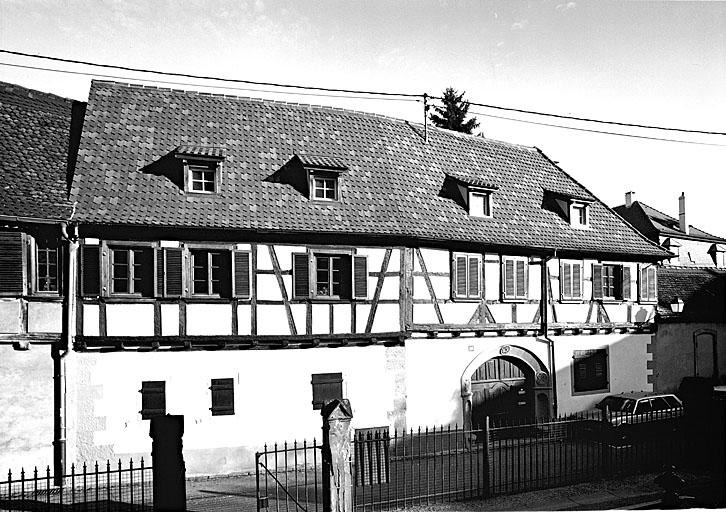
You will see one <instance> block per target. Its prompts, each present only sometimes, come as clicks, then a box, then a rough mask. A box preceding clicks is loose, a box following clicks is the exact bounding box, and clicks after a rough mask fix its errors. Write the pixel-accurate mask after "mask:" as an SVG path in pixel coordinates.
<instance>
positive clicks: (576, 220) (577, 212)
mask: <svg viewBox="0 0 726 512" xmlns="http://www.w3.org/2000/svg"><path fill="white" fill-rule="evenodd" d="M570 224H571V225H572V226H574V227H580V228H582V227H588V226H589V225H590V206H589V205H588V204H587V203H583V202H580V201H572V202H571V203H570Z"/></svg>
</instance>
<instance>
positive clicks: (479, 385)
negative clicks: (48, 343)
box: [471, 357, 535, 429]
mask: <svg viewBox="0 0 726 512" xmlns="http://www.w3.org/2000/svg"><path fill="white" fill-rule="evenodd" d="M471 392H472V403H471V404H472V412H471V419H472V425H473V428H474V429H480V428H483V425H484V418H485V417H486V416H489V418H490V423H491V424H492V425H493V426H497V425H501V424H504V423H505V422H521V421H523V420H525V419H528V418H534V416H535V400H534V371H533V370H532V369H531V368H529V366H528V365H527V364H526V363H524V362H523V361H518V360H517V359H514V358H506V357H494V358H492V359H489V360H488V361H486V362H485V363H484V364H482V365H481V366H480V367H479V368H477V370H476V371H475V372H474V374H473V375H472V377H471Z"/></svg>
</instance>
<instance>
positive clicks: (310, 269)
mask: <svg viewBox="0 0 726 512" xmlns="http://www.w3.org/2000/svg"><path fill="white" fill-rule="evenodd" d="M306 249H307V250H306V251H305V252H293V253H292V285H293V290H292V298H293V299H294V300H312V301H316V302H324V303H330V302H344V303H346V302H354V301H358V300H367V299H368V295H369V288H370V286H369V283H368V279H369V269H368V256H367V255H366V254H358V253H357V251H356V249H355V248H353V247H350V248H346V247H343V248H341V247H328V246H308V247H307V248H306ZM303 255H304V257H305V258H306V265H305V268H307V281H308V282H307V293H306V294H305V295H300V294H299V293H298V290H297V284H298V279H299V278H300V277H298V274H297V271H296V268H297V265H296V261H295V259H296V258H298V257H302V256H303ZM317 256H332V257H345V258H347V259H348V260H349V261H348V263H347V264H346V266H345V267H344V268H343V269H342V274H341V285H343V284H344V283H345V284H344V286H345V288H344V290H349V295H343V296H340V295H318V293H317V259H316V258H317ZM361 261H365V263H363V265H364V267H365V269H364V270H365V277H364V279H365V289H364V290H362V289H360V288H359V287H357V286H356V272H357V267H356V265H357V263H358V264H361ZM346 272H347V273H348V275H347V276H346ZM361 277H362V276H361ZM362 278H363V277H362ZM363 292H365V295H364V294H363Z"/></svg>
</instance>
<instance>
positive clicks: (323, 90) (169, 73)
mask: <svg viewBox="0 0 726 512" xmlns="http://www.w3.org/2000/svg"><path fill="white" fill-rule="evenodd" d="M0 53H6V54H9V55H17V56H21V57H30V58H34V59H44V60H51V61H56V62H64V63H70V64H80V65H85V66H93V67H100V68H105V69H118V70H123V71H132V72H137V73H150V74H156V75H166V76H176V77H183V78H192V79H197V80H211V81H217V82H224V83H241V84H249V85H260V86H267V87H280V88H286V89H296V90H310V91H320V92H319V93H290V94H298V95H303V96H328V97H346V98H349V97H355V96H334V95H332V94H321V93H334V92H338V93H345V94H348V95H350V94H353V95H371V96H382V98H376V99H384V97H385V98H386V99H398V100H403V99H404V98H406V99H407V100H408V101H419V100H418V98H423V97H424V96H427V95H425V94H415V93H395V92H385V91H371V90H357V89H339V88H332V87H319V86H306V85H297V84H282V83H276V82H260V81H254V80H243V79H237V78H224V77H214V76H205V75H193V74H188V73H178V72H172V71H159V70H152V69H144V68H134V67H129V66H118V65H113V64H101V63H96V62H89V61H82V60H75V59H65V58H61V57H51V56H47V55H39V54H31V53H25V52H18V51H13V50H4V49H0ZM0 65H6V66H14V67H23V68H27V69H37V70H43V71H52V72H59V73H68V74H77V75H85V76H99V77H102V78H113V79H126V80H129V79H131V80H133V79H136V80H143V81H147V82H152V83H163V84H172V85H189V86H195V87H214V86H209V85H202V84H190V83H184V82H170V81H161V80H151V79H146V78H130V77H120V76H113V75H99V74H95V73H84V72H78V71H70V70H60V69H51V68H43V67H34V66H24V65H20V64H10V63H0ZM219 88H225V89H232V90H244V91H252V92H271V93H279V91H269V90H258V89H247V88H239V87H230V86H224V87H219ZM358 97H360V96H358ZM366 97H367V96H366ZM428 98H431V99H438V100H441V99H442V98H441V97H439V96H432V95H428ZM467 103H469V104H470V105H474V106H479V107H484V108H489V109H496V110H503V111H509V112H517V113H521V114H528V115H537V116H543V117H552V118H556V119H568V120H572V121H581V122H589V123H599V124H607V125H615V126H623V127H629V128H640V129H650V130H665V131H673V132H681V133H691V134H700V135H726V132H717V131H708V130H692V129H686V128H673V127H666V126H657V125H647V124H638V123H625V122H619V121H606V120H600V119H594V118H587V117H577V116H567V115H563V114H552V113H546V112H539V111H534V110H525V109H519V108H511V107H502V106H499V105H490V104H485V103H479V102H475V101H467ZM472 113H475V114H477V115H481V116H485V117H492V118H499V119H505V120H510V121H516V122H522V123H528V124H536V125H540V126H550V127H554V128H563V129H568V130H578V131H584V132H591V133H602V134H606V135H618V136H622V137H633V138H639V139H648V140H662V141H667V142H678V143H684V144H699V145H706V146H723V145H722V144H714V143H706V142H695V141H684V140H677V139H668V138H659V137H650V136H644V135H633V134H625V133H619V132H608V131H603V130H593V129H586V128H576V127H572V126H563V125H557V124H550V123H542V122H536V121H526V120H523V119H516V118H508V117H503V116H495V115H492V114H485V113H483V112H472Z"/></svg>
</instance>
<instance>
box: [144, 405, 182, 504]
mask: <svg viewBox="0 0 726 512" xmlns="http://www.w3.org/2000/svg"><path fill="white" fill-rule="evenodd" d="M183 435H184V416H181V415H171V414H167V415H166V416H154V417H152V418H151V427H150V429H149V436H151V440H152V441H151V458H152V462H151V463H152V475H153V479H154V483H153V488H154V510H159V511H171V510H181V511H184V510H186V509H187V503H186V498H187V492H186V480H185V472H186V467H185V466H184V456H183V453H182V436H183Z"/></svg>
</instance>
